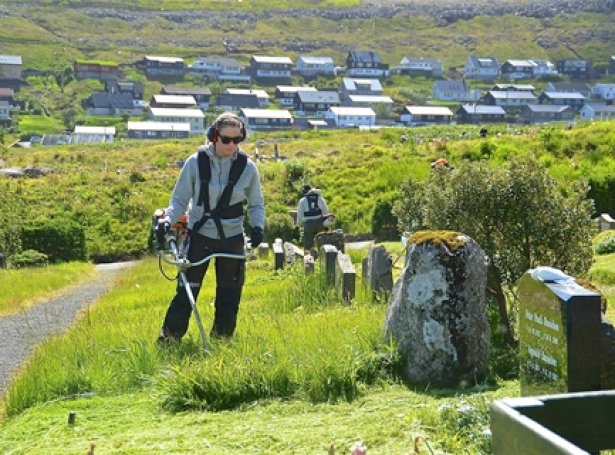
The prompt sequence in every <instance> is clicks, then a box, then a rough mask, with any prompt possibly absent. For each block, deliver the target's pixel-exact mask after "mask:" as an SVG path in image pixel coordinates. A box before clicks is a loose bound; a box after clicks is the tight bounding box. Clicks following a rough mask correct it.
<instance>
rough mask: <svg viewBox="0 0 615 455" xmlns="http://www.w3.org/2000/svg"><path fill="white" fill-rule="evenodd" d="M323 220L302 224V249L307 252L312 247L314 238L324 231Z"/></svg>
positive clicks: (306, 221) (308, 221) (307, 221)
mask: <svg viewBox="0 0 615 455" xmlns="http://www.w3.org/2000/svg"><path fill="white" fill-rule="evenodd" d="M324 221H325V220H324V218H319V219H317V220H305V221H304V223H303V247H304V248H305V250H306V252H307V250H309V249H311V248H312V247H313V246H314V236H316V234H318V233H319V232H322V231H324V230H325V226H324V225H323V223H324Z"/></svg>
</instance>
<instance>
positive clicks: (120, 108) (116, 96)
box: [82, 92, 143, 116]
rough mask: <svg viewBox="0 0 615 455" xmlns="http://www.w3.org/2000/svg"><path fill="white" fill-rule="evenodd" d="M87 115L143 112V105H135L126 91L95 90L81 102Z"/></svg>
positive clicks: (139, 113) (135, 113)
mask: <svg viewBox="0 0 615 455" xmlns="http://www.w3.org/2000/svg"><path fill="white" fill-rule="evenodd" d="M82 106H83V108H84V109H85V112H86V114H87V115H114V116H122V115H132V116H138V115H142V114H143V107H140V106H135V103H134V100H133V98H132V96H131V95H130V94H128V93H109V92H95V93H93V94H92V95H91V96H90V97H89V98H87V99H85V100H84V101H83V102H82Z"/></svg>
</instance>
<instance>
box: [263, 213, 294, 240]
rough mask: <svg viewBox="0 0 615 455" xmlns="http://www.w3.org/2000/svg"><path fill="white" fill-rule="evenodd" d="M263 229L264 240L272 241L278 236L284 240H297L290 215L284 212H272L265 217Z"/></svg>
mask: <svg viewBox="0 0 615 455" xmlns="http://www.w3.org/2000/svg"><path fill="white" fill-rule="evenodd" d="M266 226H267V227H266V229H265V241H266V242H268V243H272V242H273V241H274V240H275V239H277V238H280V239H282V240H286V241H292V240H297V234H296V232H295V226H294V225H293V220H292V218H291V217H290V215H288V214H286V213H273V214H271V215H270V216H268V217H267V221H266Z"/></svg>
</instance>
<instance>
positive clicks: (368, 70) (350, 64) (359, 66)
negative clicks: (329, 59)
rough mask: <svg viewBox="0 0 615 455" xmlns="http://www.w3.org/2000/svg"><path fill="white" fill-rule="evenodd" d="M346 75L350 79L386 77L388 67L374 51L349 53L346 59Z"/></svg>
mask: <svg viewBox="0 0 615 455" xmlns="http://www.w3.org/2000/svg"><path fill="white" fill-rule="evenodd" d="M346 73H347V74H348V75H349V76H351V77H386V76H388V75H389V65H388V64H386V63H383V62H382V60H381V59H380V55H378V53H377V52H374V51H350V52H348V56H347V57H346Z"/></svg>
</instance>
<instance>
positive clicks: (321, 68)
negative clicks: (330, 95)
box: [294, 55, 335, 78]
mask: <svg viewBox="0 0 615 455" xmlns="http://www.w3.org/2000/svg"><path fill="white" fill-rule="evenodd" d="M294 71H295V72H296V73H297V74H298V75H300V76H303V77H304V78H312V77H315V76H318V75H322V76H333V75H334V74H335V63H333V59H332V58H331V57H315V56H311V55H301V56H299V58H297V64H296V66H295V70H294Z"/></svg>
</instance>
